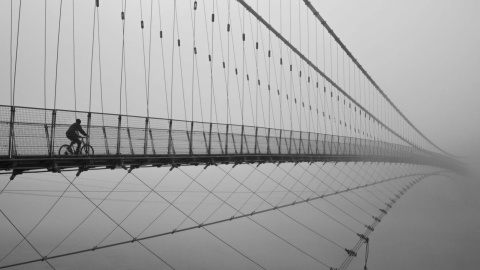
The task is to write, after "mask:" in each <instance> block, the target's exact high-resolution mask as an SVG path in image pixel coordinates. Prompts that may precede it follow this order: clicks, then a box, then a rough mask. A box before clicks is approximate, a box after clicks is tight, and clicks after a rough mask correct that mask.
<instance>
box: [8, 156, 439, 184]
mask: <svg viewBox="0 0 480 270" xmlns="http://www.w3.org/2000/svg"><path fill="white" fill-rule="evenodd" d="M301 162H308V163H311V162H324V163H325V162H333V163H336V162H355V163H356V162H374V163H403V164H419V165H430V166H439V165H441V164H438V163H435V162H432V160H428V159H422V158H418V157H417V158H415V157H409V158H407V157H395V156H373V155H365V156H358V155H278V154H277V155H231V156H228V155H194V156H189V155H175V156H168V155H155V156H135V155H124V156H111V155H96V156H91V157H87V156H68V157H58V156H56V157H42V156H37V157H25V158H12V159H0V170H4V171H12V179H13V177H14V176H15V175H17V174H22V173H23V172H25V171H35V170H47V171H52V172H61V171H63V170H78V171H79V173H81V172H82V171H88V170H91V169H116V168H123V169H135V168H140V167H149V166H150V167H162V166H168V167H171V168H176V167H180V166H205V167H207V166H216V165H219V164H234V165H238V164H258V165H261V164H264V163H277V164H279V163H301ZM444 165H446V164H444Z"/></svg>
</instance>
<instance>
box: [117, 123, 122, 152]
mask: <svg viewBox="0 0 480 270" xmlns="http://www.w3.org/2000/svg"><path fill="white" fill-rule="evenodd" d="M121 128H122V116H121V115H119V116H118V126H117V155H120V146H121V145H120V134H121V132H120V129H121Z"/></svg>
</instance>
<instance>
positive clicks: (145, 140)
mask: <svg viewBox="0 0 480 270" xmlns="http://www.w3.org/2000/svg"><path fill="white" fill-rule="evenodd" d="M147 150H148V117H147V118H145V137H144V142H143V155H144V156H146V155H147V152H148V151H147Z"/></svg>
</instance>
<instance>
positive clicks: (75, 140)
mask: <svg viewBox="0 0 480 270" xmlns="http://www.w3.org/2000/svg"><path fill="white" fill-rule="evenodd" d="M74 142H75V143H76V144H77V150H76V151H75V154H78V153H79V152H80V146H81V144H82V142H80V140H79V139H78V137H76V138H75V139H74Z"/></svg>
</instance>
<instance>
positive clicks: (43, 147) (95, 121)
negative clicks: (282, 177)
mask: <svg viewBox="0 0 480 270" xmlns="http://www.w3.org/2000/svg"><path fill="white" fill-rule="evenodd" d="M76 118H80V119H81V120H82V123H83V128H84V130H85V131H86V132H87V133H88V134H89V137H88V138H87V143H88V144H90V145H91V146H92V147H93V148H94V151H95V155H142V156H150V155H190V156H195V155H202V156H205V155H230V156H232V155H335V156H338V155H348V156H389V157H392V156H393V157H401V158H408V157H410V156H416V157H419V156H424V157H434V156H435V157H439V156H440V155H438V154H435V153H430V152H425V151H423V150H419V149H415V148H413V147H410V146H405V145H399V144H393V143H387V142H382V141H378V140H367V139H362V138H355V137H346V136H336V135H328V134H322V133H313V132H302V131H292V130H281V129H274V128H263V127H254V126H246V125H232V124H219V123H204V122H195V121H183V120H172V119H161V118H153V117H151V118H147V117H138V116H129V115H115V114H101V113H93V112H92V113H90V112H75V111H68V110H51V109H39V108H27V107H11V106H2V105H0V159H5V158H18V157H26V156H57V154H58V149H59V147H60V146H61V145H63V144H66V143H70V141H69V140H68V139H67V137H66V134H65V132H66V131H67V129H68V128H69V127H70V125H71V124H72V123H74V122H75V119H76Z"/></svg>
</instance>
